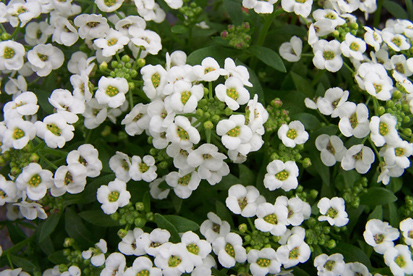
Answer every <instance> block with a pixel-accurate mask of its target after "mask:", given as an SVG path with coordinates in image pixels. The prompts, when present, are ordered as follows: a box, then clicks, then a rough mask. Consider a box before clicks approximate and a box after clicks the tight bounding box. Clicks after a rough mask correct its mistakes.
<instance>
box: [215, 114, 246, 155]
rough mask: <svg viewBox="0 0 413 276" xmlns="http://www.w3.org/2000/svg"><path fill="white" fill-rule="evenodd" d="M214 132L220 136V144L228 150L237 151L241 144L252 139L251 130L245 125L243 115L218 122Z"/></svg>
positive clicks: (232, 116)
mask: <svg viewBox="0 0 413 276" xmlns="http://www.w3.org/2000/svg"><path fill="white" fill-rule="evenodd" d="M216 131H217V134H218V135H219V136H222V138H221V140H222V144H224V146H225V147H226V148H227V149H229V150H235V149H238V148H239V147H240V145H241V144H245V143H248V142H249V141H250V139H251V138H252V131H251V129H250V128H249V127H248V126H246V125H245V116H244V115H231V116H230V117H229V119H224V120H221V121H219V122H218V124H217V126H216ZM240 152H241V151H240ZM248 152H249V149H248ZM248 152H244V151H243V152H241V153H244V154H247V153H248Z"/></svg>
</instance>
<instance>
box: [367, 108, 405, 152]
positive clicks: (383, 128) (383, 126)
mask: <svg viewBox="0 0 413 276" xmlns="http://www.w3.org/2000/svg"><path fill="white" fill-rule="evenodd" d="M396 125H397V119H396V118H395V117H394V116H393V115H391V114H389V113H385V114H383V115H381V116H380V118H379V117H377V116H373V117H371V120H370V130H371V133H370V137H371V140H373V142H374V144H375V145H376V146H378V147H381V146H383V145H384V144H385V143H387V144H390V145H392V144H397V141H399V140H400V138H399V134H398V132H397V130H396Z"/></svg>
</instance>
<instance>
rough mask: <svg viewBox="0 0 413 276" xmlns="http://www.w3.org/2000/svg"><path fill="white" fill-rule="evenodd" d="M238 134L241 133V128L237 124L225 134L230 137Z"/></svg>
mask: <svg viewBox="0 0 413 276" xmlns="http://www.w3.org/2000/svg"><path fill="white" fill-rule="evenodd" d="M240 134H241V128H240V127H239V126H236V127H234V128H233V129H231V130H229V131H228V132H227V135H228V136H231V137H238V136H239V135H240Z"/></svg>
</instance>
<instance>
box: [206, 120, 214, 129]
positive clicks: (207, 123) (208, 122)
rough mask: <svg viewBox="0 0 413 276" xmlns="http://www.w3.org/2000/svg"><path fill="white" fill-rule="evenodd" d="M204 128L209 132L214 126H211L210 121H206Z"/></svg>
mask: <svg viewBox="0 0 413 276" xmlns="http://www.w3.org/2000/svg"><path fill="white" fill-rule="evenodd" d="M204 128H205V129H209V130H211V129H213V128H214V124H213V123H212V122H211V121H206V122H205V123H204Z"/></svg>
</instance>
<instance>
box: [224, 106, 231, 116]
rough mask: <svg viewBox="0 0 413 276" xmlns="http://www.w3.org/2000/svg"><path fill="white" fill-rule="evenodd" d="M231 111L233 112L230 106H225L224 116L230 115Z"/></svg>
mask: <svg viewBox="0 0 413 276" xmlns="http://www.w3.org/2000/svg"><path fill="white" fill-rule="evenodd" d="M232 113H233V111H232V109H231V108H229V107H227V108H225V115H226V116H230V115H232Z"/></svg>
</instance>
